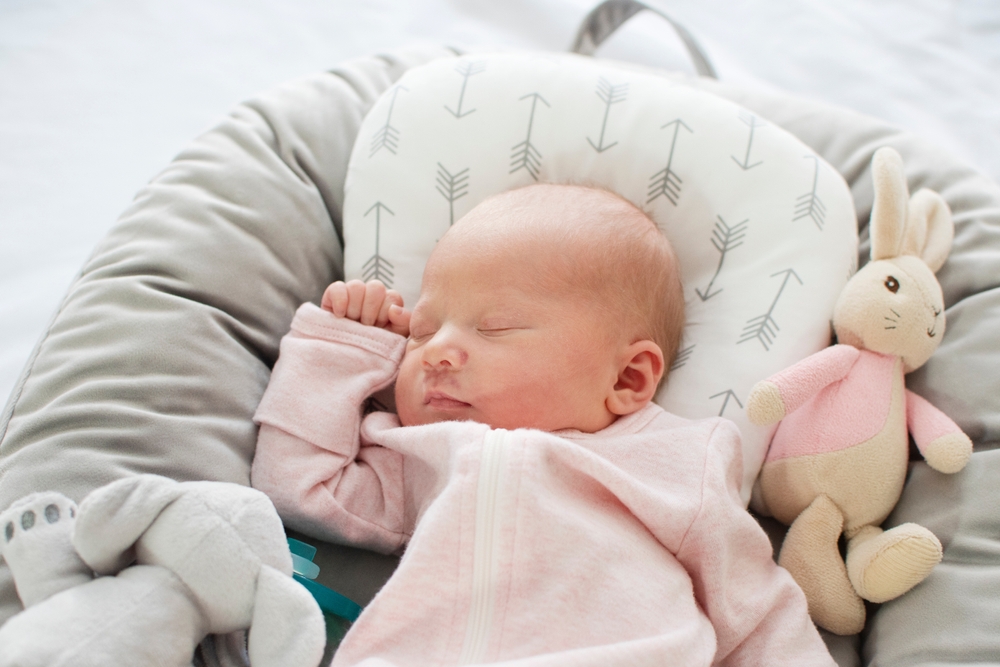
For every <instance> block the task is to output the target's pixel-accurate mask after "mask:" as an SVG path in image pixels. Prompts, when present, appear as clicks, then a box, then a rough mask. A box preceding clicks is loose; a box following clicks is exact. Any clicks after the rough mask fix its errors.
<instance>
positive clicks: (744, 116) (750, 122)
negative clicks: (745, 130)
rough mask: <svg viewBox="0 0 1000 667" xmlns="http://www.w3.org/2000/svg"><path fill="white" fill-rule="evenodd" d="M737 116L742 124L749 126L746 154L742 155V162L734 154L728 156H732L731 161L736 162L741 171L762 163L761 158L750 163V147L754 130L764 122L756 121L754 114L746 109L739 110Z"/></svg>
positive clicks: (762, 125)
mask: <svg viewBox="0 0 1000 667" xmlns="http://www.w3.org/2000/svg"><path fill="white" fill-rule="evenodd" d="M739 117H740V120H741V121H743V124H744V125H746V126H747V127H749V128H750V136H749V137H748V138H747V152H746V155H745V156H743V161H742V162H740V161H739V160H738V159H737V157H736V156H735V155H730V156H729V157H731V158H733V162H735V163H736V164H738V165H739V167H740V169H742V170H743V171H748V170H750V169H753V168H754V167H756V166H758V165H760V164H763V160H760V161H757V162H754V163H753V164H750V149H751V148H752V147H753V133H754V130H756V129H757V128H758V127H764V126H765V125H766V123H758V122H757V117H756V116H754V115H753V114H750V113H747V112H746V111H740V112H739Z"/></svg>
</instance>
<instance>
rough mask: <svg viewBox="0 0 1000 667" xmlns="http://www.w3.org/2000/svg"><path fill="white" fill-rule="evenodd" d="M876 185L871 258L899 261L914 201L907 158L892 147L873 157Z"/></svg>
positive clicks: (884, 148)
mask: <svg viewBox="0 0 1000 667" xmlns="http://www.w3.org/2000/svg"><path fill="white" fill-rule="evenodd" d="M872 181H873V185H874V187H875V201H874V204H873V205H872V217H871V222H870V224H869V225H868V233H869V236H870V238H871V242H872V252H871V258H872V259H873V260H876V259H891V258H893V257H898V256H899V254H900V250H901V249H902V247H903V235H904V230H905V229H906V208H907V203H908V200H909V198H910V195H909V190H908V189H907V186H906V174H904V173H903V158H901V157H900V156H899V153H897V152H896V151H895V150H894V149H892V148H889V147H888V146H886V147H883V148H880V149H878V150H877V151H875V155H874V156H872Z"/></svg>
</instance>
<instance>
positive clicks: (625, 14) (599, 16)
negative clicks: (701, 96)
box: [570, 0, 719, 79]
mask: <svg viewBox="0 0 1000 667" xmlns="http://www.w3.org/2000/svg"><path fill="white" fill-rule="evenodd" d="M644 9H645V10H648V11H651V12H653V13H654V14H657V15H658V16H661V17H662V18H663V19H664V20H665V21H667V22H668V23H669V24H670V25H671V26H673V28H674V30H675V31H676V32H677V35H678V37H680V38H681V41H682V42H684V47H685V48H686V49H687V52H688V55H689V56H691V61H692V62H693V63H694V68H695V71H697V72H698V74H700V75H701V76H707V77H711V78H713V79H718V78H719V77H718V76H716V74H715V68H713V67H712V63H711V62H709V60H708V56H706V55H705V52H704V50H702V48H701V45H700V44H698V42H697V41H696V40H695V38H694V36H693V35H692V34H691V33H690V32H688V30H687V28H685V27H684V26H682V25H681V24H680V23H678V22H677V21H675V20H674V19H672V18H670V17H669V16H667V15H666V14H665V13H663V12H662V11H660V10H659V9H656V8H655V7H650V6H649V5H645V4H643V3H641V2H636V0H605V1H604V2H602V3H601V4H599V5H598V6H597V7H595V8H594V9H593V10H591V12H590V13H589V14H587V17H586V18H585V19H583V23H582V24H580V29H579V30H578V31H577V33H576V39H575V40H573V47H572V49H570V50H571V51H572V52H573V53H579V54H582V55H585V56H592V55H594V51H596V50H597V47H599V46H600V45H601V44H602V43H603V42H604V40H606V39H607V38H608V37H610V36H611V35H612V34H614V32H615V31H616V30H618V28H619V27H620V26H621V25H622V24H623V23H625V22H626V21H628V20H629V19H630V18H632V17H633V16H635V15H636V14H638V13H639V12H641V11H642V10H644Z"/></svg>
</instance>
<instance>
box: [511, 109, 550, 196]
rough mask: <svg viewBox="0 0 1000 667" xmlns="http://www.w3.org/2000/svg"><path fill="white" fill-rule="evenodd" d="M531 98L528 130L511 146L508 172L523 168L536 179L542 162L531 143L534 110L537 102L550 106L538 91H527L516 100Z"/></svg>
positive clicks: (537, 151)
mask: <svg viewBox="0 0 1000 667" xmlns="http://www.w3.org/2000/svg"><path fill="white" fill-rule="evenodd" d="M527 99H530V100H531V111H530V112H529V113H528V132H527V135H526V136H525V138H524V141H522V142H521V143H519V144H515V145H514V146H512V147H511V149H510V150H511V155H510V173H511V174H513V173H516V172H518V171H521V170H522V169H524V170H525V171H527V172H528V174H529V175H530V176H531V177H532V178H533V179H535V180H536V181H537V180H538V171H539V168H540V167H541V164H542V154H541V152H539V150H538V149H537V148H535V145H534V144H533V143H531V130H532V128H533V127H534V124H535V110H536V109H537V108H538V103H539V102H541V103H542V104H544V105H545V106H547V107H549V108H551V106H550V105H549V103H548V102H546V101H545V98H544V97H542V96H541V95H539V94H538V93H528V94H527V95H525V96H524V97H522V98H520V99H518V102H523V101H524V100H527Z"/></svg>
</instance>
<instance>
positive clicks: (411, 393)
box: [395, 358, 422, 426]
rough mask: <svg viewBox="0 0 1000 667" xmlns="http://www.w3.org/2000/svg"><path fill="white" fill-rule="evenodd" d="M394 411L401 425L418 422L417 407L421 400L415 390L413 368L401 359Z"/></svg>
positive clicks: (410, 424)
mask: <svg viewBox="0 0 1000 667" xmlns="http://www.w3.org/2000/svg"><path fill="white" fill-rule="evenodd" d="M395 397H396V412H397V414H398V415H399V421H400V423H402V424H403V426H414V425H416V424H418V423H419V407H420V405H421V404H422V401H420V400H419V398H420V397H419V396H417V391H416V378H415V376H414V373H413V370H412V368H411V367H409V366H408V365H407V364H406V359H405V358H404V360H403V365H401V366H400V368H399V375H398V376H397V377H396V388H395Z"/></svg>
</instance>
